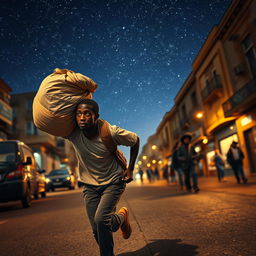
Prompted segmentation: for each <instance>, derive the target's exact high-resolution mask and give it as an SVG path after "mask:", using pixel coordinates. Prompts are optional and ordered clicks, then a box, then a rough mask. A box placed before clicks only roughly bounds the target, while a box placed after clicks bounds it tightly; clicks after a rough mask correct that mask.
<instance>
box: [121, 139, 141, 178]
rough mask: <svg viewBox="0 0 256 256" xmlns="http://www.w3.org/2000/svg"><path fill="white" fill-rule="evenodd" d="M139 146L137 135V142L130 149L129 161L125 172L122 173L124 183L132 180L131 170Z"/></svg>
mask: <svg viewBox="0 0 256 256" xmlns="http://www.w3.org/2000/svg"><path fill="white" fill-rule="evenodd" d="M139 148H140V138H139V137H137V142H136V143H135V145H134V146H132V147H131V149H130V162H129V166H128V168H127V170H125V173H124V176H125V178H124V180H125V181H126V183H129V182H131V181H132V180H133V170H134V165H135V162H136V159H137V156H138V153H139Z"/></svg>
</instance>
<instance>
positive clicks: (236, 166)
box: [232, 161, 247, 183]
mask: <svg viewBox="0 0 256 256" xmlns="http://www.w3.org/2000/svg"><path fill="white" fill-rule="evenodd" d="M232 169H233V171H234V174H235V176H236V180H237V183H240V178H242V180H243V182H246V180H247V179H246V177H245V175H244V170H243V164H242V163H241V162H240V161H239V162H238V161H237V162H234V163H233V165H232Z"/></svg>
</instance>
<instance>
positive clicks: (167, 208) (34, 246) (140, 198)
mask: <svg viewBox="0 0 256 256" xmlns="http://www.w3.org/2000/svg"><path fill="white" fill-rule="evenodd" d="M255 199H256V198H255V196H252V195H247V194H244V195H243V194H242V193H240V194H232V193H231V192H229V193H225V191H223V192H219V191H211V190H209V191H207V190H202V191H200V193H199V194H188V193H186V192H181V191H179V189H178V187H177V186H162V185H161V186H160V185H159V186H156V185H154V186H152V185H151V186H149V185H145V186H139V185H135V184H134V185H129V186H128V187H127V190H126V192H125V194H124V195H123V198H122V200H121V201H120V203H119V206H120V207H121V206H128V208H129V209H130V219H131V224H132V227H133V235H132V237H131V238H130V239H128V240H123V239H122V237H121V235H120V232H119V231H118V232H117V233H115V234H114V238H115V252H116V255H119V256H139V255H141V256H152V255H154V256H159V255H161V256H195V255H199V256H221V255H230V256H231V255H232V256H256V200H255ZM0 255H1V256H7V255H8V256H20V255H26V256H97V255H99V252H98V248H97V244H96V242H95V241H94V239H93V236H92V233H91V228H90V225H89V223H88V221H87V217H86V214H85V210H84V207H83V197H82V191H81V190H75V191H65V190H62V191H57V192H54V193H48V195H47V198H45V199H39V200H37V201H35V200H34V201H33V204H32V206H31V207H30V208H28V209H23V208H22V207H21V205H20V203H19V202H11V203H7V204H0Z"/></svg>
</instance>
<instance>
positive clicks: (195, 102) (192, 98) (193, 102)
mask: <svg viewBox="0 0 256 256" xmlns="http://www.w3.org/2000/svg"><path fill="white" fill-rule="evenodd" d="M191 101H192V106H197V97H196V92H193V93H192V94H191Z"/></svg>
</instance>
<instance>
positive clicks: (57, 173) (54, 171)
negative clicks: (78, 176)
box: [49, 170, 69, 176]
mask: <svg viewBox="0 0 256 256" xmlns="http://www.w3.org/2000/svg"><path fill="white" fill-rule="evenodd" d="M55 175H69V172H68V170H52V171H51V172H50V173H49V176H55Z"/></svg>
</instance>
